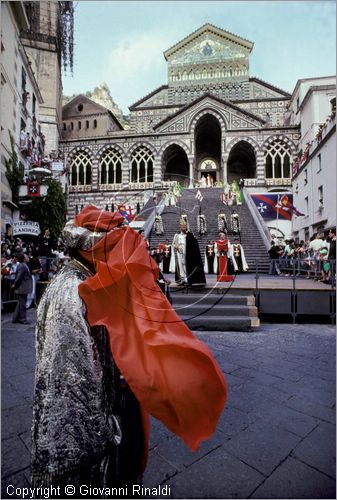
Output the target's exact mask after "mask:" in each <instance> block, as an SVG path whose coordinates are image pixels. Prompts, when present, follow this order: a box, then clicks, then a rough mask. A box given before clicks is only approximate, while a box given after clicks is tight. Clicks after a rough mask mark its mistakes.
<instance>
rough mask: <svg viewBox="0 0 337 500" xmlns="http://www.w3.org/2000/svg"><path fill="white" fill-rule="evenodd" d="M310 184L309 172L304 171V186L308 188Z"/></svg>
mask: <svg viewBox="0 0 337 500" xmlns="http://www.w3.org/2000/svg"><path fill="white" fill-rule="evenodd" d="M307 184H308V170H307V169H305V170H304V185H305V186H306V185H307Z"/></svg>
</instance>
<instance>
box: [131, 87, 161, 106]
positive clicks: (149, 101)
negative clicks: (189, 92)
mask: <svg viewBox="0 0 337 500" xmlns="http://www.w3.org/2000/svg"><path fill="white" fill-rule="evenodd" d="M167 89H168V85H161V86H160V87H158V88H156V89H155V90H153V91H152V92H150V93H149V94H147V95H146V96H144V97H142V98H141V99H139V100H138V101H136V102H135V103H134V104H132V105H131V106H129V110H130V111H134V110H135V109H137V108H138V107H139V106H156V105H157V104H156V100H157V99H160V98H161V97H163V100H165V97H166V94H167ZM165 104H167V103H166V102H165V103H158V105H160V106H163V105H165Z"/></svg>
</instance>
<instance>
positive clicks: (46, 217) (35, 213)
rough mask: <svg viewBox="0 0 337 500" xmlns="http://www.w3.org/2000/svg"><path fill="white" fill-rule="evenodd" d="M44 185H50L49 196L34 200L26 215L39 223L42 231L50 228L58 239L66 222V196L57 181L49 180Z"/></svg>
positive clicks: (27, 207)
mask: <svg viewBox="0 0 337 500" xmlns="http://www.w3.org/2000/svg"><path fill="white" fill-rule="evenodd" d="M43 183H44V184H47V185H48V191H47V195H46V196H44V197H42V196H40V197H38V198H33V199H32V202H31V203H30V204H29V205H25V208H24V213H25V216H26V217H27V219H29V220H32V221H35V222H38V223H39V224H40V228H41V230H42V231H43V230H44V229H46V228H49V229H50V232H51V233H52V235H53V236H54V237H55V238H57V237H58V236H60V234H61V232H62V230H63V227H64V224H65V222H66V212H67V201H66V196H65V194H64V193H63V192H62V187H61V184H60V183H59V182H58V181H57V180H55V179H53V178H48V179H45V180H44V181H43Z"/></svg>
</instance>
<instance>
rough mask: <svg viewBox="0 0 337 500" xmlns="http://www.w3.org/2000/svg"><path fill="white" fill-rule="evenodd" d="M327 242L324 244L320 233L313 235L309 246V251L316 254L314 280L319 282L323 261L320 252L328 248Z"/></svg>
mask: <svg viewBox="0 0 337 500" xmlns="http://www.w3.org/2000/svg"><path fill="white" fill-rule="evenodd" d="M327 246H328V245H327V242H324V241H323V240H322V238H321V235H320V234H319V233H315V234H314V235H313V239H312V240H311V242H310V245H309V250H311V251H312V252H313V254H314V263H315V267H314V271H315V276H314V280H315V281H317V280H318V279H319V275H320V273H321V259H320V250H322V248H324V247H327Z"/></svg>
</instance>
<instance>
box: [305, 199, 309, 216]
mask: <svg viewBox="0 0 337 500" xmlns="http://www.w3.org/2000/svg"><path fill="white" fill-rule="evenodd" d="M304 206H305V215H309V197H308V196H306V197H305V198H304Z"/></svg>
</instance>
